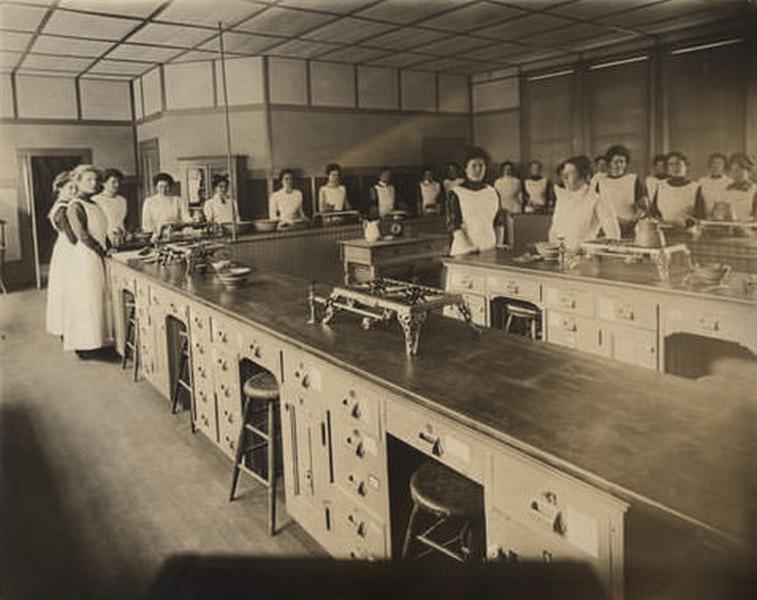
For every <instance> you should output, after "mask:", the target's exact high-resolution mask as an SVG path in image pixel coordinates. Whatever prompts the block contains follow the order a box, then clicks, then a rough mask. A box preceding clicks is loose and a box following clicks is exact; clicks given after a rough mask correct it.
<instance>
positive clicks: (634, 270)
mask: <svg viewBox="0 0 757 600" xmlns="http://www.w3.org/2000/svg"><path fill="white" fill-rule="evenodd" d="M444 262H445V264H447V265H453V264H458V265H468V266H471V267H484V268H487V269H504V270H509V271H512V270H517V271H520V272H522V273H525V274H529V275H540V276H545V275H546V276H549V277H556V278H561V279H566V280H574V281H583V282H587V281H588V282H595V283H610V284H613V285H620V286H628V287H632V288H641V289H645V290H647V291H649V290H654V291H655V292H660V293H665V294H668V293H671V294H680V295H684V296H692V297H697V298H707V299H711V300H712V299H715V300H720V301H728V302H734V303H740V304H747V305H757V298H755V297H750V296H748V295H747V294H746V293H745V291H744V289H743V285H742V282H743V278H744V277H745V274H743V273H737V272H734V273H732V274H731V275H730V277H729V278H728V280H727V282H726V283H727V285H726V286H725V287H724V288H723V289H719V290H717V291H709V292H708V291H702V290H697V288H695V287H691V286H689V285H687V284H686V283H685V282H684V277H685V272H682V271H678V272H676V271H675V270H673V271H672V273H671V280H670V282H667V283H666V282H664V281H660V279H659V277H658V275H657V271H656V269H655V267H654V265H653V264H652V263H649V264H643V265H627V264H624V262H623V259H622V258H606V257H601V258H600V257H594V258H587V257H582V258H581V259H580V262H579V264H578V266H576V267H575V268H573V269H564V268H561V267H560V266H559V265H558V264H557V262H556V261H546V260H539V261H534V262H518V261H516V260H515V258H514V257H513V255H512V254H510V253H509V252H508V251H507V250H503V249H497V250H489V251H487V252H482V253H480V254H469V255H466V256H459V257H455V258H447V259H445V260H444Z"/></svg>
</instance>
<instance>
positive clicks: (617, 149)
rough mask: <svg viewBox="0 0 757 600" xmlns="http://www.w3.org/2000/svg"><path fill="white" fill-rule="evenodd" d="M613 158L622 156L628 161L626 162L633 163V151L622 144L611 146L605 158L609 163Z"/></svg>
mask: <svg viewBox="0 0 757 600" xmlns="http://www.w3.org/2000/svg"><path fill="white" fill-rule="evenodd" d="M613 156H622V157H623V158H625V159H626V162H628V163H630V162H631V151H630V150H629V149H628V148H626V147H625V146H621V145H620V144H616V145H614V146H610V147H609V148H608V149H607V152H606V153H605V158H606V159H607V162H610V161H611V160H612V157H613Z"/></svg>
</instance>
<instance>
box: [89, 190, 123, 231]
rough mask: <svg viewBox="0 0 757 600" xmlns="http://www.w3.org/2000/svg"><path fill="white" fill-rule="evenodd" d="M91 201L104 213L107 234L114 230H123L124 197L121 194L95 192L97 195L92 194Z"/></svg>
mask: <svg viewBox="0 0 757 600" xmlns="http://www.w3.org/2000/svg"><path fill="white" fill-rule="evenodd" d="M92 201H93V202H94V203H95V204H97V206H99V207H100V208H101V209H102V211H103V213H105V220H106V221H107V223H108V233H109V234H112V233H113V232H114V231H123V230H124V221H125V220H126V198H124V197H123V196H113V197H111V196H107V195H106V194H97V196H92Z"/></svg>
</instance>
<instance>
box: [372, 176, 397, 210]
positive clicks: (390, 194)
mask: <svg viewBox="0 0 757 600" xmlns="http://www.w3.org/2000/svg"><path fill="white" fill-rule="evenodd" d="M373 188H374V189H375V190H376V196H377V197H378V213H379V217H384V216H386V215H388V214H389V213H390V212H392V211H393V210H394V186H393V185H391V184H390V185H381V184H379V183H377V184H376V185H374V186H373Z"/></svg>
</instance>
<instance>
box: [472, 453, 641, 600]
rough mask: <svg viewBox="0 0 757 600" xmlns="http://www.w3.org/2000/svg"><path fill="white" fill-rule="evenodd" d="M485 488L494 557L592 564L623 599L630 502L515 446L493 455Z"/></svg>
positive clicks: (490, 550) (611, 592)
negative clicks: (626, 513) (569, 474)
mask: <svg viewBox="0 0 757 600" xmlns="http://www.w3.org/2000/svg"><path fill="white" fill-rule="evenodd" d="M491 464H492V471H491V473H489V474H488V475H489V477H488V481H487V483H488V485H486V487H485V494H484V498H485V503H486V521H487V545H488V550H487V555H488V556H489V558H490V559H493V560H496V559H505V560H511V561H513V560H536V561H541V562H545V563H549V562H552V561H556V560H575V561H581V562H584V563H588V564H590V565H591V566H592V567H593V568H594V569H595V570H596V572H597V575H598V576H599V579H600V581H602V583H603V584H604V586H605V589H606V590H607V592H608V595H609V596H610V597H613V598H622V597H623V547H624V541H623V540H624V524H623V522H624V515H625V512H626V510H627V508H628V506H627V504H625V503H624V502H622V501H620V500H618V499H616V498H615V497H613V496H610V495H608V494H605V493H603V492H600V491H599V490H597V489H595V488H593V487H591V486H588V485H586V484H584V483H582V482H580V481H578V480H575V479H573V478H571V477H568V476H566V475H564V474H562V473H560V472H558V471H556V470H554V469H552V468H550V467H548V466H546V465H544V464H542V463H539V462H537V461H535V460H533V459H530V458H528V457H526V456H524V455H522V454H520V453H518V452H516V451H514V450H508V449H506V448H504V447H500V448H498V449H497V451H496V452H495V453H494V455H493V460H492V463H491Z"/></svg>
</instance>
